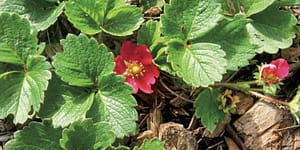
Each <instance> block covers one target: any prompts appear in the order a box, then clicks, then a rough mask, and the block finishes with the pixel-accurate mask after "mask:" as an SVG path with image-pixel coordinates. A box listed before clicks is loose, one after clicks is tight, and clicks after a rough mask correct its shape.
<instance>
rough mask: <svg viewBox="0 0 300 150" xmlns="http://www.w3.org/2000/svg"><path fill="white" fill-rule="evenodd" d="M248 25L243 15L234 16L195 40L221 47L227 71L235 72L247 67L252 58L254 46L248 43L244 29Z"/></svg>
mask: <svg viewBox="0 0 300 150" xmlns="http://www.w3.org/2000/svg"><path fill="white" fill-rule="evenodd" d="M247 23H248V20H247V18H246V17H245V16H244V15H235V17H234V18H232V19H231V18H225V17H224V18H223V19H222V20H221V21H220V22H219V24H218V25H217V26H216V27H215V28H214V29H213V30H211V31H210V32H208V33H207V34H205V35H204V36H203V37H201V38H199V39H197V40H195V41H196V42H197V41H202V42H211V43H216V44H219V45H221V47H222V49H223V50H224V51H225V52H226V56H225V59H226V60H227V64H228V65H227V67H226V69H227V70H237V69H238V67H243V66H247V65H248V64H249V62H248V60H250V59H251V58H253V57H254V56H255V55H256V53H255V46H254V45H253V44H251V43H250V36H249V34H248V32H247V29H246V24H247Z"/></svg>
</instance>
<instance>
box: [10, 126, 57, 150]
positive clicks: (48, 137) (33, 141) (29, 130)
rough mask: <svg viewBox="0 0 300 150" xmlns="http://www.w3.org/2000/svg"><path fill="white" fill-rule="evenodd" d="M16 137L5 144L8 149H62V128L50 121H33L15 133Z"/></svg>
mask: <svg viewBox="0 0 300 150" xmlns="http://www.w3.org/2000/svg"><path fill="white" fill-rule="evenodd" d="M15 137H16V139H13V140H10V141H9V142H8V143H6V144H5V149H6V150H16V149H22V150H47V149H53V150H62V148H61V147H60V145H59V139H60V138H61V137H62V129H61V128H53V127H52V126H51V122H50V121H44V122H43V123H39V122H31V123H30V124H29V126H27V127H24V129H23V130H20V131H17V132H16V133H15Z"/></svg>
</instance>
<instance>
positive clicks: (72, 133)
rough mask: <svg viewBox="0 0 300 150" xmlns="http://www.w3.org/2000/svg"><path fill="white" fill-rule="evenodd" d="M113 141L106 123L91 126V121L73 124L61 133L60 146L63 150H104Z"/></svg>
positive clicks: (112, 135) (113, 138) (111, 133)
mask: <svg viewBox="0 0 300 150" xmlns="http://www.w3.org/2000/svg"><path fill="white" fill-rule="evenodd" d="M114 140H115V135H114V133H113V132H112V128H111V126H110V125H109V124H108V123H104V122H101V123H97V124H93V122H92V120H91V119H87V120H84V121H82V122H80V121H78V122H74V123H73V124H71V126H70V127H69V128H68V129H65V130H64V131H63V137H62V139H61V140H60V145H61V146H62V147H63V148H64V149H70V150H71V149H101V150H104V149H105V148H106V147H108V146H110V145H111V144H112V143H113V142H114Z"/></svg>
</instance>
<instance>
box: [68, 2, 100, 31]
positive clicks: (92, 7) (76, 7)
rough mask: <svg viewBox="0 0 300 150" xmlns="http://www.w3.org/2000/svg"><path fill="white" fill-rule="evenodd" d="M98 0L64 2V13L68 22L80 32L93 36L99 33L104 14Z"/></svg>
mask: <svg viewBox="0 0 300 150" xmlns="http://www.w3.org/2000/svg"><path fill="white" fill-rule="evenodd" d="M100 8H102V5H101V3H100V1H99V0H89V1H82V0H69V1H67V2H66V7H65V9H66V10H65V13H66V15H67V17H68V20H69V21H70V22H71V23H73V25H74V26H75V27H76V28H78V29H79V30H80V31H81V32H84V33H87V34H95V33H99V32H101V28H100V23H102V22H103V19H104V12H103V13H101V9H100Z"/></svg>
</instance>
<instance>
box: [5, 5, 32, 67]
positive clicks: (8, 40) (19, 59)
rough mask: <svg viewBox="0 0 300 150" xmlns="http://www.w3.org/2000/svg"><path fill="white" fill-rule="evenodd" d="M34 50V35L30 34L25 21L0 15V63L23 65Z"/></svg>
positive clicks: (18, 17) (27, 23)
mask: <svg viewBox="0 0 300 150" xmlns="http://www.w3.org/2000/svg"><path fill="white" fill-rule="evenodd" d="M0 8H1V6H0ZM20 27H21V28H20ZM36 49H37V38H36V33H31V32H30V24H29V22H28V21H27V20H26V19H24V18H21V17H20V16H18V15H16V14H12V15H10V14H7V13H2V14H0V62H7V63H13V64H25V63H26V60H27V57H28V56H29V55H34V54H35V53H36Z"/></svg>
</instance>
